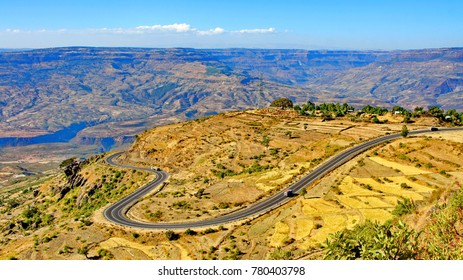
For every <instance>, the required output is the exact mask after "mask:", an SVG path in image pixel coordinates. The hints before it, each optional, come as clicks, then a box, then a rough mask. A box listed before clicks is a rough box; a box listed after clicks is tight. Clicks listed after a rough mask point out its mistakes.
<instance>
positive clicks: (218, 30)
mask: <svg viewBox="0 0 463 280" xmlns="http://www.w3.org/2000/svg"><path fill="white" fill-rule="evenodd" d="M225 32H226V31H225V29H223V28H222V27H216V28H214V29H209V30H207V31H201V30H198V31H197V33H198V34H199V35H218V34H223V33H225Z"/></svg>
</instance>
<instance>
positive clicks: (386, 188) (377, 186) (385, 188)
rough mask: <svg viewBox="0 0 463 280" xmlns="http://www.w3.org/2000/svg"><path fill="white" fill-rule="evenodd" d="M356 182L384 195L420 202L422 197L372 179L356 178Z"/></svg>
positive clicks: (391, 184) (394, 185)
mask: <svg viewBox="0 0 463 280" xmlns="http://www.w3.org/2000/svg"><path fill="white" fill-rule="evenodd" d="M357 180H358V181H359V182H360V183H363V184H365V185H370V186H371V187H372V188H373V189H374V190H376V191H381V192H383V193H386V194H390V195H391V194H392V195H397V196H399V197H400V196H403V197H405V198H410V199H413V200H422V199H423V196H422V195H420V194H418V193H416V192H414V191H411V190H405V189H403V188H401V187H400V186H398V185H396V184H394V183H378V182H377V181H375V180H374V179H371V178H357Z"/></svg>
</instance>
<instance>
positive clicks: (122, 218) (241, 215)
mask: <svg viewBox="0 0 463 280" xmlns="http://www.w3.org/2000/svg"><path fill="white" fill-rule="evenodd" d="M439 131H463V128H441V129H439ZM423 133H432V132H431V131H430V130H429V129H426V130H415V131H410V133H409V135H418V134H423ZM400 137H402V136H401V135H400V133H397V134H390V135H386V136H382V137H378V138H375V139H373V140H370V141H368V142H364V143H362V144H359V145H357V146H354V147H352V148H349V149H347V150H344V151H342V152H341V153H339V154H337V155H335V156H333V157H331V158H330V159H329V160H328V161H326V162H324V163H323V164H321V165H320V166H319V167H317V168H315V169H314V170H313V171H312V172H310V173H309V174H307V175H306V176H304V177H303V178H302V179H301V180H299V181H297V182H296V183H294V184H292V185H291V186H289V187H288V188H286V189H285V190H283V191H281V192H279V193H277V194H275V195H274V196H271V197H269V198H267V199H264V200H261V201H259V202H257V203H255V204H252V205H250V206H248V207H246V208H243V209H241V210H238V211H235V212H232V213H228V214H226V215H223V216H220V217H216V218H211V219H209V220H199V221H192V222H181V223H144V222H141V221H136V220H131V219H129V218H128V217H127V215H126V214H127V212H128V211H129V209H130V207H132V206H133V205H134V204H135V203H136V202H137V201H138V200H139V199H140V198H142V197H144V196H145V195H146V194H148V193H149V192H151V191H152V190H153V189H154V188H156V187H158V186H159V187H160V185H161V184H162V183H163V182H164V181H165V180H166V179H167V177H168V175H167V173H165V172H163V171H156V170H152V169H150V168H143V167H137V166H129V165H121V164H118V163H115V162H114V159H115V158H116V157H118V156H120V155H121V154H122V153H123V152H119V153H115V154H113V155H111V156H109V157H107V158H106V159H105V161H106V163H107V164H109V165H113V166H117V167H122V168H131V169H137V170H144V171H149V172H154V173H155V174H156V179H155V180H153V181H152V182H150V183H148V184H146V185H145V186H143V187H141V188H139V189H138V190H136V191H135V192H133V193H132V194H130V195H128V196H126V197H124V198H123V199H121V200H119V201H118V202H116V203H114V204H112V205H111V206H109V207H108V208H107V209H106V210H105V211H104V213H103V214H104V216H105V217H106V219H108V220H109V221H111V222H113V223H116V224H119V225H124V226H129V227H135V228H143V229H187V228H197V227H207V226H217V225H223V224H227V223H230V222H235V221H238V220H243V219H246V218H249V217H253V216H256V215H258V214H262V213H264V212H267V211H270V210H272V209H275V208H277V207H279V206H281V205H283V204H285V203H286V202H288V201H289V200H291V199H292V197H287V196H285V194H284V193H285V191H286V190H292V191H293V192H294V193H298V192H299V191H300V190H302V189H303V188H305V187H307V186H308V185H310V184H312V183H314V182H315V181H316V180H318V179H320V178H321V177H323V176H324V175H326V174H328V173H329V172H331V171H333V170H334V169H336V168H338V167H339V166H341V165H343V164H345V163H346V162H348V161H349V160H351V159H352V158H353V157H355V156H357V155H359V154H360V153H362V152H364V151H366V150H368V149H370V148H372V147H374V146H376V145H379V144H381V143H384V142H387V141H390V140H394V139H397V138H400Z"/></svg>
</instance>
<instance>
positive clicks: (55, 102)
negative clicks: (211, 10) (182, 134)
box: [0, 47, 463, 142]
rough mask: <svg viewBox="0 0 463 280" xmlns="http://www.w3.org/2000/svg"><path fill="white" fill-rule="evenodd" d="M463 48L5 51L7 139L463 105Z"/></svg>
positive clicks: (0, 74) (1, 102)
mask: <svg viewBox="0 0 463 280" xmlns="http://www.w3.org/2000/svg"><path fill="white" fill-rule="evenodd" d="M462 87H463V49H432V50H413V51H392V52H381V51H361V52H360V51H307V50H260V49H221V50H214V49H211V50H206V49H134V48H81V47H79V48H77V47H76V48H56V49H42V50H30V51H17V52H2V53H0V131H1V134H2V136H3V137H7V136H15V137H17V136H32V135H38V134H47V133H50V132H54V131H57V130H60V129H63V128H64V127H68V126H70V125H71V124H76V123H86V124H87V125H88V126H91V127H90V128H87V129H85V130H83V131H81V132H80V133H79V134H78V135H77V137H76V139H77V142H79V141H82V142H86V139H90V138H101V137H107V136H120V135H134V134H136V133H139V132H140V131H143V130H144V129H146V128H148V127H151V126H153V125H159V124H162V123H168V122H170V123H172V122H176V121H178V120H185V119H192V118H197V117H202V116H207V115H212V114H216V113H218V112H223V111H230V110H239V109H244V108H253V107H254V108H255V107H264V106H266V105H268V104H269V103H270V102H271V101H272V100H274V99H275V98H277V97H281V96H287V97H290V98H291V99H293V101H299V102H305V101H307V100H309V99H310V100H312V101H317V100H322V101H323V102H332V101H333V102H348V103H350V104H353V105H359V106H360V105H365V104H378V105H384V106H388V105H391V106H392V105H401V106H403V107H414V106H418V105H419V106H423V107H426V106H429V105H440V106H443V107H449V105H450V104H452V107H455V106H460V107H458V108H456V109H463V107H461V106H463V105H461V104H463V102H460V101H462V97H461V96H462V95H461V93H462V91H463V90H462Z"/></svg>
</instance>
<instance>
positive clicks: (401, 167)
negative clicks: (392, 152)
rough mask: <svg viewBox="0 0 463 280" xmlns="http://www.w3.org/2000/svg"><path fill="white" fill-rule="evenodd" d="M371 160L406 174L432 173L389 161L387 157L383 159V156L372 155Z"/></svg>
mask: <svg viewBox="0 0 463 280" xmlns="http://www.w3.org/2000/svg"><path fill="white" fill-rule="evenodd" d="M370 160H372V161H374V162H376V163H379V164H381V165H384V166H387V167H390V168H393V169H398V170H400V171H401V172H402V173H403V174H405V175H418V174H427V173H431V172H429V171H425V170H421V169H419V168H416V167H413V166H408V165H404V164H400V163H397V162H392V161H389V160H387V159H383V158H380V157H370Z"/></svg>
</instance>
